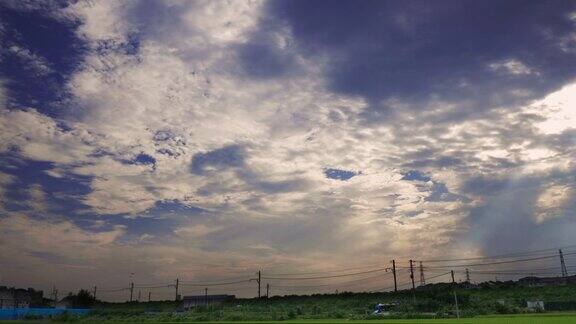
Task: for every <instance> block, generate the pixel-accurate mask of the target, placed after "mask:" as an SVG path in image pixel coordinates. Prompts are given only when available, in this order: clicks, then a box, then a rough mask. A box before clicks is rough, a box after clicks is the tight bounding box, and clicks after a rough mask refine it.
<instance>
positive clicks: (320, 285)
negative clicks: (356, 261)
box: [274, 275, 382, 288]
mask: <svg viewBox="0 0 576 324" xmlns="http://www.w3.org/2000/svg"><path fill="white" fill-rule="evenodd" d="M378 278H382V276H381V275H377V276H370V277H366V278H361V279H355V280H350V281H344V282H335V283H327V284H319V285H301V286H294V285H290V286H283V285H274V287H279V288H317V287H337V286H345V285H350V284H354V283H358V282H362V281H365V280H370V279H378Z"/></svg>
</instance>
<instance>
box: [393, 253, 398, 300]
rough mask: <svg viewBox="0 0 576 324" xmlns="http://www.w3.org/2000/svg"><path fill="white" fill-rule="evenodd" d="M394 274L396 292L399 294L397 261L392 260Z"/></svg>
mask: <svg viewBox="0 0 576 324" xmlns="http://www.w3.org/2000/svg"><path fill="white" fill-rule="evenodd" d="M392 274H393V275H394V292H398V283H397V282H396V261H395V260H392Z"/></svg>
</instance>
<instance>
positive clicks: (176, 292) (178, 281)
mask: <svg viewBox="0 0 576 324" xmlns="http://www.w3.org/2000/svg"><path fill="white" fill-rule="evenodd" d="M179 285H180V280H179V279H178V278H176V284H175V285H174V288H175V290H176V291H175V293H174V300H175V301H178V286H179Z"/></svg>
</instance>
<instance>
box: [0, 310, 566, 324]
mask: <svg viewBox="0 0 576 324" xmlns="http://www.w3.org/2000/svg"><path fill="white" fill-rule="evenodd" d="M2 323H11V324H15V323H18V324H24V323H30V324H44V323H54V322H53V321H46V320H31V321H25V320H24V321H3V322H2ZM82 323H105V324H129V323H142V322H128V321H98V322H85V321H82ZM144 323H149V324H152V323H215V322H197V321H193V322H181V321H178V322H153V321H150V322H149V321H146V322H144ZM218 323H259V324H268V323H270V324H272V323H374V324H376V323H390V324H574V323H576V313H547V314H531V315H499V316H481V317H475V318H463V319H399V320H396V319H382V320H379V319H374V320H358V321H356V320H343V319H325V320H286V321H231V322H225V321H220V322H218Z"/></svg>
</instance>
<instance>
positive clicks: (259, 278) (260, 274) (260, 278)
mask: <svg viewBox="0 0 576 324" xmlns="http://www.w3.org/2000/svg"><path fill="white" fill-rule="evenodd" d="M261 281H262V270H258V298H260V282H261Z"/></svg>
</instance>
